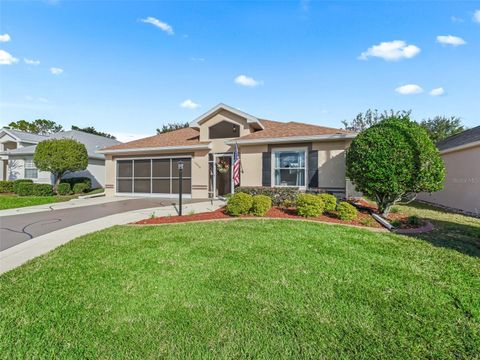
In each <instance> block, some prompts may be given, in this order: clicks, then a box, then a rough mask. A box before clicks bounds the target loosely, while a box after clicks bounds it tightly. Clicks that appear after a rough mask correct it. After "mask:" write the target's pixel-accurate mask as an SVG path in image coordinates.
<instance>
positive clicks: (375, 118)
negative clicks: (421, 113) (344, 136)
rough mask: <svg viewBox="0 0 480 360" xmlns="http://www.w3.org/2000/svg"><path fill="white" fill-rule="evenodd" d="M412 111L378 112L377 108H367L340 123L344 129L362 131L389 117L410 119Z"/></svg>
mask: <svg viewBox="0 0 480 360" xmlns="http://www.w3.org/2000/svg"><path fill="white" fill-rule="evenodd" d="M411 113H412V110H408V111H407V110H400V111H395V110H393V109H392V110H389V111H387V110H384V111H383V112H381V113H380V112H378V110H377V109H374V110H372V109H368V110H367V111H365V112H364V113H358V115H357V116H355V118H354V119H353V120H350V121H349V120H343V121H342V124H343V126H344V128H345V130H350V131H357V132H360V131H363V130H366V129H368V128H369V127H370V126H373V125H375V124H378V123H379V122H380V121H382V120H385V119H388V118H391V117H396V118H400V119H410V114H411Z"/></svg>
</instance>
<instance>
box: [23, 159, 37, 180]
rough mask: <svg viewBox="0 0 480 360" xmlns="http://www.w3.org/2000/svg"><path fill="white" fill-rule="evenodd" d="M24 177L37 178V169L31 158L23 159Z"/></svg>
mask: <svg viewBox="0 0 480 360" xmlns="http://www.w3.org/2000/svg"><path fill="white" fill-rule="evenodd" d="M24 178H25V179H38V169H37V167H36V166H35V163H34V162H33V159H26V160H25V176H24Z"/></svg>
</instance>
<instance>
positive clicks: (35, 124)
mask: <svg viewBox="0 0 480 360" xmlns="http://www.w3.org/2000/svg"><path fill="white" fill-rule="evenodd" d="M7 128H10V129H15V130H20V131H25V132H29V133H32V134H39V135H48V134H53V133H56V132H60V131H62V130H63V127H62V125H60V124H57V123H56V122H55V121H52V120H46V119H36V120H33V121H27V120H18V121H13V122H11V123H10V124H8V127H7Z"/></svg>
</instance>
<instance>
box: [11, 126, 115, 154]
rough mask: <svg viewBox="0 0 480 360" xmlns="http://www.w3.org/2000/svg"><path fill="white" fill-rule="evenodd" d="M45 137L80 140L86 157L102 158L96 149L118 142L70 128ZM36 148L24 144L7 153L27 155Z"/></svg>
mask: <svg viewBox="0 0 480 360" xmlns="http://www.w3.org/2000/svg"><path fill="white" fill-rule="evenodd" d="M47 139H74V140H77V141H78V142H81V143H82V144H83V145H85V148H86V149H87V153H88V157H89V158H97V159H104V158H105V156H104V155H102V154H98V153H97V151H98V150H100V149H103V148H104V147H106V146H112V145H117V144H120V142H119V141H118V140H114V139H109V138H106V137H103V136H99V135H94V134H89V133H86V132H83V131H77V130H70V131H61V132H58V133H55V134H52V135H50V136H48V137H43V138H42V140H47ZM36 148H37V146H36V145H32V146H25V147H22V148H18V149H15V150H10V151H9V152H8V154H11V155H29V154H34V153H35V149H36Z"/></svg>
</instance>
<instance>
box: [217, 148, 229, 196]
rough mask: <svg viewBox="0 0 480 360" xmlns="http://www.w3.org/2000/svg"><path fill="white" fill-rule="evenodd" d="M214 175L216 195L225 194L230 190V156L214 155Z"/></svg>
mask: <svg viewBox="0 0 480 360" xmlns="http://www.w3.org/2000/svg"><path fill="white" fill-rule="evenodd" d="M215 168H216V170H215V177H216V189H215V190H216V192H217V196H225V195H227V194H230V193H231V192H232V157H231V156H216V159H215Z"/></svg>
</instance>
